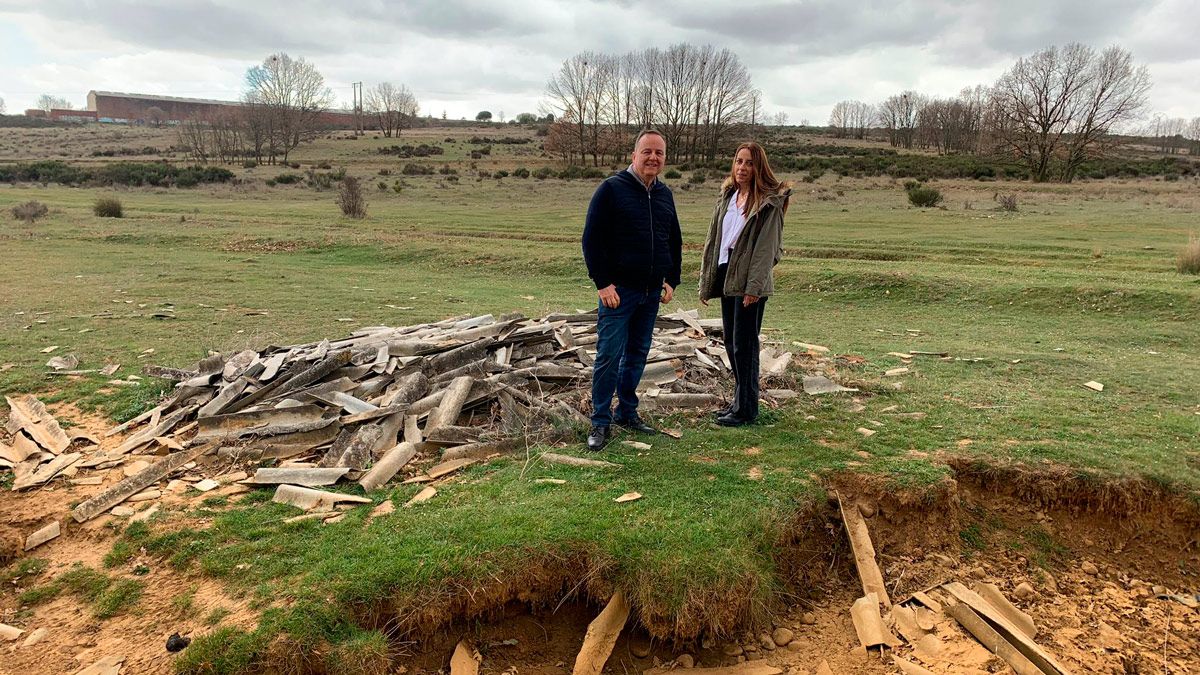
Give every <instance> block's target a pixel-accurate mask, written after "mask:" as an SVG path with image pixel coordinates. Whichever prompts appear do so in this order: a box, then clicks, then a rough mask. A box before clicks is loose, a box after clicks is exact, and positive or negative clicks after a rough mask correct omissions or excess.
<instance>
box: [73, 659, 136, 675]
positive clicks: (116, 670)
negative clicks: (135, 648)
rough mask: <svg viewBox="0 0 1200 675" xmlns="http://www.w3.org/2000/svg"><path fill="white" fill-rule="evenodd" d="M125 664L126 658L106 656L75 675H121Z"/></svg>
mask: <svg viewBox="0 0 1200 675" xmlns="http://www.w3.org/2000/svg"><path fill="white" fill-rule="evenodd" d="M124 663H125V657H124V656H106V657H104V658H102V659H100V660H99V661H97V662H95V663H93V664H92V665H90V666H88V667H87V668H84V669H83V670H80V671H79V672H77V673H75V675H120V672H121V665H122V664H124Z"/></svg>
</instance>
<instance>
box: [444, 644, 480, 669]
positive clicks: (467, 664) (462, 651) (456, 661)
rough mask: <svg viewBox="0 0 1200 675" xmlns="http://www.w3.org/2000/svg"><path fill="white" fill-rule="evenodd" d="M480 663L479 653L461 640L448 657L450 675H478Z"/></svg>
mask: <svg viewBox="0 0 1200 675" xmlns="http://www.w3.org/2000/svg"><path fill="white" fill-rule="evenodd" d="M482 662H483V657H481V656H480V655H479V652H478V651H476V650H475V648H474V647H473V646H471V644H470V643H469V642H467V641H466V640H461V641H459V643H458V644H457V645H456V646H455V647H454V654H453V655H451V657H450V675H479V666H480V664H481V663H482Z"/></svg>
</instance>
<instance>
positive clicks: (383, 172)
mask: <svg viewBox="0 0 1200 675" xmlns="http://www.w3.org/2000/svg"><path fill="white" fill-rule="evenodd" d="M379 175H380V176H390V175H392V170H391V169H380V170H379Z"/></svg>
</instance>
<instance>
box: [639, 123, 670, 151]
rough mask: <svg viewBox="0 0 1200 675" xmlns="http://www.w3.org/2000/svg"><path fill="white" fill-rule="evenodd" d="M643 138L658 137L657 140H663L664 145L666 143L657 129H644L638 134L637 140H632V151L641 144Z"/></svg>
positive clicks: (663, 136) (665, 139) (665, 138)
mask: <svg viewBox="0 0 1200 675" xmlns="http://www.w3.org/2000/svg"><path fill="white" fill-rule="evenodd" d="M643 136H658V137H659V138H661V139H663V143H664V144H665V143H666V142H667V137H666V136H665V135H663V132H661V131H659V130H658V129H652V128H646V129H642V130H641V131H640V132H638V135H637V138H635V139H633V149H634V150H637V146H638V143H641V142H642V137H643Z"/></svg>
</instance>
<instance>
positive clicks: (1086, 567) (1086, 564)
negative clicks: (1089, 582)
mask: <svg viewBox="0 0 1200 675" xmlns="http://www.w3.org/2000/svg"><path fill="white" fill-rule="evenodd" d="M1079 569H1081V570H1083V573H1084V574H1090V575H1091V576H1096V575H1097V574H1099V573H1100V569H1099V568H1097V567H1096V564H1095V563H1093V562H1092V561H1090V560H1085V561H1083V564H1082V565H1080V566H1079Z"/></svg>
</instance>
